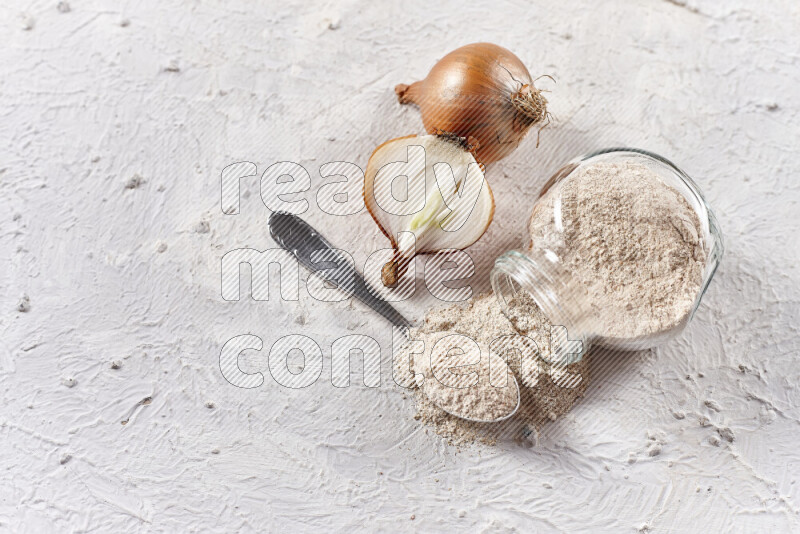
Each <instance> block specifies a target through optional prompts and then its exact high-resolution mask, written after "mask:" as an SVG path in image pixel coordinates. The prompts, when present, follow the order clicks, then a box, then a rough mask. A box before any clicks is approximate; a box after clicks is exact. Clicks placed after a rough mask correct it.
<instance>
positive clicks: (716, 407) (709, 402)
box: [703, 399, 722, 412]
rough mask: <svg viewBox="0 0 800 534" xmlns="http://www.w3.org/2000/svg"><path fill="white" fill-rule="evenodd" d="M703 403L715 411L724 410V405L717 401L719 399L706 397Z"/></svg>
mask: <svg viewBox="0 0 800 534" xmlns="http://www.w3.org/2000/svg"><path fill="white" fill-rule="evenodd" d="M703 404H705V405H706V407H707V408H709V409H711V410H714V411H715V412H719V411H721V410H722V407H721V406H720V405H719V404H718V403H717V401H715V400H713V399H706V400H704V401H703Z"/></svg>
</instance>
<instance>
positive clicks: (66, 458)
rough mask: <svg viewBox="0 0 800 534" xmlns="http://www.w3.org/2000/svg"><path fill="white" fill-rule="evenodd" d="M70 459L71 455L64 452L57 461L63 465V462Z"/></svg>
mask: <svg viewBox="0 0 800 534" xmlns="http://www.w3.org/2000/svg"><path fill="white" fill-rule="evenodd" d="M70 460H72V455H71V454H65V455H63V456H62V457H61V460H60V461H59V463H61V465H64V464H65V463H67V462H69V461H70Z"/></svg>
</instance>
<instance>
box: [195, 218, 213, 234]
mask: <svg viewBox="0 0 800 534" xmlns="http://www.w3.org/2000/svg"><path fill="white" fill-rule="evenodd" d="M194 231H195V232H197V233H198V234H207V233H208V232H210V231H211V225H210V224H208V221H200V222H199V223H197V224H195V225H194Z"/></svg>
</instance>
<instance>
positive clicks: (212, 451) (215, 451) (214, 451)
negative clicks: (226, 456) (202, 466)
mask: <svg viewBox="0 0 800 534" xmlns="http://www.w3.org/2000/svg"><path fill="white" fill-rule="evenodd" d="M211 454H219V449H211Z"/></svg>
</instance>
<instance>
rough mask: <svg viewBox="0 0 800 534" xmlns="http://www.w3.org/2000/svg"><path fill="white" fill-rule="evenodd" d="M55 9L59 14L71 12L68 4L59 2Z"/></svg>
mask: <svg viewBox="0 0 800 534" xmlns="http://www.w3.org/2000/svg"><path fill="white" fill-rule="evenodd" d="M56 9H58V12H59V13H69V12H70V11H72V8H71V7H70V5H69V3H68V2H59V3H58V5H57V6H56Z"/></svg>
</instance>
